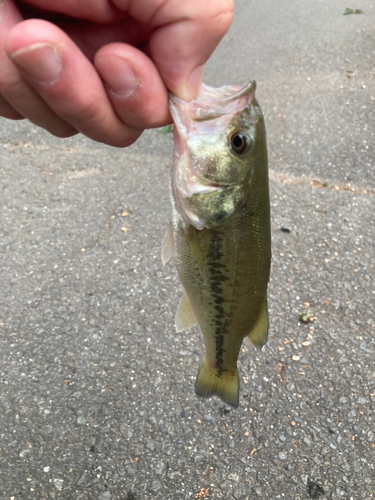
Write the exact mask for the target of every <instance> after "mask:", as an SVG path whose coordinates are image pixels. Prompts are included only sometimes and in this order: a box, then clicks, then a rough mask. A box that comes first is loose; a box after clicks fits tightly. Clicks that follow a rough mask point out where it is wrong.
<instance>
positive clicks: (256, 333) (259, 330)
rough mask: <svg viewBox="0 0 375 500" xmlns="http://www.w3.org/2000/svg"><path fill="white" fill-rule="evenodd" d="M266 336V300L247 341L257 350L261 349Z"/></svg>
mask: <svg viewBox="0 0 375 500" xmlns="http://www.w3.org/2000/svg"><path fill="white" fill-rule="evenodd" d="M267 336H268V310H267V299H266V300H265V301H264V304H263V306H262V309H261V311H260V314H259V318H258V321H257V323H256V325H255V327H254V328H253V329H252V330H251V332H250V333H249V334H248V337H249V339H250V340H251V342H252V343H253V344H254V345H255V347H256V348H257V349H262V347H263V346H264V344H265V343H266V342H267Z"/></svg>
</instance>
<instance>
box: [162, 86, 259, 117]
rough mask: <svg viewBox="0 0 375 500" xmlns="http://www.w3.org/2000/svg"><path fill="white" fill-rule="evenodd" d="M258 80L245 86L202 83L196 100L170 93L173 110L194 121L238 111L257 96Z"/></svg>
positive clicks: (174, 112)
mask: <svg viewBox="0 0 375 500" xmlns="http://www.w3.org/2000/svg"><path fill="white" fill-rule="evenodd" d="M255 89H256V82H255V81H254V80H253V81H250V82H249V83H247V84H246V85H244V86H239V85H224V86H223V87H219V88H215V87H210V86H209V85H206V84H205V83H202V86H201V90H200V93H199V96H198V98H197V99H195V100H194V101H190V102H186V101H184V100H182V99H180V98H179V97H177V96H176V95H174V94H172V93H170V94H169V97H170V101H171V112H172V115H173V118H174V119H175V120H176V118H177V115H180V116H181V115H182V114H183V115H187V116H188V117H189V118H190V120H192V121H205V120H212V119H214V118H218V117H220V116H223V115H227V114H232V113H238V112H241V111H242V110H243V109H245V108H246V106H248V104H249V102H252V101H253V99H254V97H255Z"/></svg>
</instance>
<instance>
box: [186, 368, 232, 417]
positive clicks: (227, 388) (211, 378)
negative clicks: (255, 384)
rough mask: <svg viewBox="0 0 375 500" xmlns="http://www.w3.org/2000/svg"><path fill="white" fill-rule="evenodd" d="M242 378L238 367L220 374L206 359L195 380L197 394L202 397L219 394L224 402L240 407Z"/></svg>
mask: <svg viewBox="0 0 375 500" xmlns="http://www.w3.org/2000/svg"><path fill="white" fill-rule="evenodd" d="M239 387H240V380H239V376H238V371H237V368H235V371H234V372H233V373H228V372H226V373H223V374H221V375H220V374H219V373H218V372H217V370H215V368H212V367H211V366H209V365H208V364H207V362H206V360H204V361H203V362H202V364H201V366H200V367H199V370H198V375H197V378H196V380H195V394H196V395H197V396H201V397H202V398H210V397H211V396H214V395H216V396H219V398H221V399H222V400H223V401H224V403H227V404H228V405H231V406H234V407H235V408H237V407H238V402H239Z"/></svg>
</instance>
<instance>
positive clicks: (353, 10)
mask: <svg viewBox="0 0 375 500" xmlns="http://www.w3.org/2000/svg"><path fill="white" fill-rule="evenodd" d="M348 14H363V10H361V9H349V8H348V7H347V8H346V9H345V11H344V12H343V13H342V15H343V16H347V15H348Z"/></svg>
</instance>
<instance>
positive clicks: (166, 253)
mask: <svg viewBox="0 0 375 500" xmlns="http://www.w3.org/2000/svg"><path fill="white" fill-rule="evenodd" d="M173 253H174V241H173V232H172V223H171V222H169V224H168V227H167V230H166V232H165V235H164V238H163V243H162V247H161V260H162V262H163V265H164V266H165V264H166V263H167V262H168V261H169V260H170V259H171V258H172V257H173Z"/></svg>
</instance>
